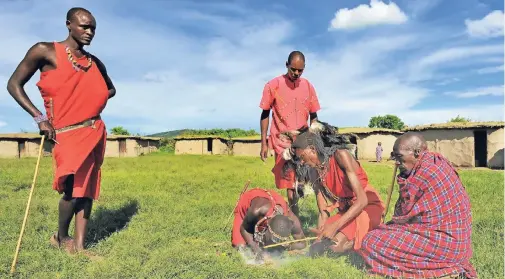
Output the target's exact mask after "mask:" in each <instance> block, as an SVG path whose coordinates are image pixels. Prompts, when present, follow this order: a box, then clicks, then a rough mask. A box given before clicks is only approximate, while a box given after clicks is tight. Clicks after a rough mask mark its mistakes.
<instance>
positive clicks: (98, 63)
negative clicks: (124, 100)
mask: <svg viewBox="0 0 505 279" xmlns="http://www.w3.org/2000/svg"><path fill="white" fill-rule="evenodd" d="M93 59H94V60H95V62H96V66H97V67H98V70H100V73H101V74H102V76H103V79H104V80H105V83H106V84H107V89H109V99H110V98H112V97H114V96H115V95H116V88H115V87H114V84H113V83H112V80H111V79H110V77H109V75H108V74H107V68H105V65H104V64H103V63H102V61H100V59H98V57H96V56H94V55H93Z"/></svg>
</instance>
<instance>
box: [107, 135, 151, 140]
mask: <svg viewBox="0 0 505 279" xmlns="http://www.w3.org/2000/svg"><path fill="white" fill-rule="evenodd" d="M107 139H108V140H114V139H140V140H161V138H160V137H142V136H125V135H107Z"/></svg>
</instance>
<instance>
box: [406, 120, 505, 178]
mask: <svg viewBox="0 0 505 279" xmlns="http://www.w3.org/2000/svg"><path fill="white" fill-rule="evenodd" d="M503 127H504V122H467V123H465V122H453V123H443V124H431V125H422V126H414V127H408V128H406V129H404V130H405V131H416V132H419V133H421V134H422V135H423V137H424V138H425V139H426V141H427V143H428V148H429V149H430V150H432V151H436V152H439V153H441V154H442V155H444V156H445V157H447V159H448V160H450V161H451V162H452V163H453V165H454V166H457V167H489V168H498V169H503V165H504V164H503V160H504V157H503V148H504V142H503V137H504V134H503Z"/></svg>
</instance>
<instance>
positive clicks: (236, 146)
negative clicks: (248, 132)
mask: <svg viewBox="0 0 505 279" xmlns="http://www.w3.org/2000/svg"><path fill="white" fill-rule="evenodd" d="M232 141H233V155H236V156H256V157H259V156H260V151H261V136H252V137H242V138H233V139H232ZM267 142H268V140H267ZM268 151H269V152H268V155H269V156H274V151H273V150H271V149H269V150H268Z"/></svg>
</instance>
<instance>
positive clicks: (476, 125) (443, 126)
mask: <svg viewBox="0 0 505 279" xmlns="http://www.w3.org/2000/svg"><path fill="white" fill-rule="evenodd" d="M504 124H505V122H503V121H501V122H500V121H496V122H448V123H439V124H429V125H418V126H412V127H407V128H405V129H404V131H423V130H452V129H482V128H488V129H492V128H503V127H504Z"/></svg>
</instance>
